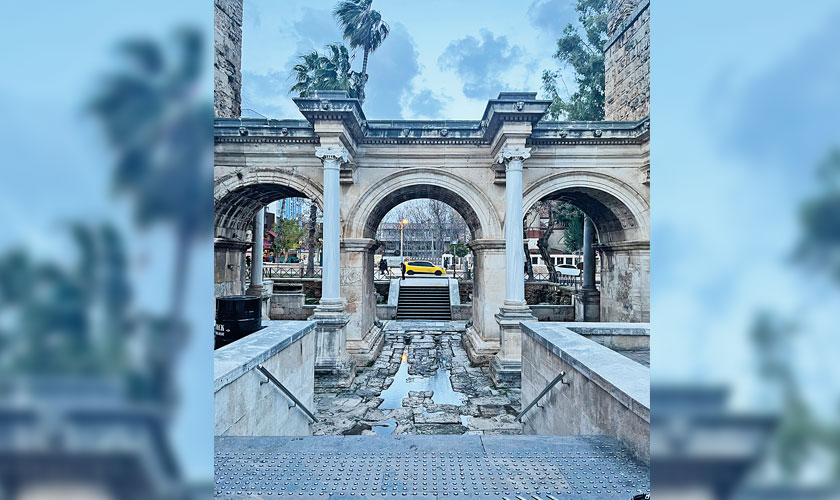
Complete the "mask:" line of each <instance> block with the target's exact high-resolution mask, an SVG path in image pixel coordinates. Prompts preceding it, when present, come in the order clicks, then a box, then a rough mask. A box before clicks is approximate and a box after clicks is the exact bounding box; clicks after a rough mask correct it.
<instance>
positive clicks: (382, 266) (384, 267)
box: [379, 255, 391, 278]
mask: <svg viewBox="0 0 840 500" xmlns="http://www.w3.org/2000/svg"><path fill="white" fill-rule="evenodd" d="M379 272H380V273H382V276H385V275H387V276H388V277H389V278H390V277H391V269H390V268H389V267H388V260H387V259H385V256H384V255H383V256H382V258H381V259H379Z"/></svg>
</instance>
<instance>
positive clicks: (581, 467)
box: [214, 435, 650, 500]
mask: <svg viewBox="0 0 840 500" xmlns="http://www.w3.org/2000/svg"><path fill="white" fill-rule="evenodd" d="M214 472H215V492H214V493H215V498H222V499H234V498H245V497H247V498H266V499H267V498H291V497H295V498H302V497H303V498H322V499H325V498H336V499H337V498H385V497H388V498H394V497H404V496H406V497H409V498H423V499H443V498H447V499H448V498H504V497H507V498H510V499H513V498H517V496H519V497H520V498H541V499H546V500H556V499H560V498H576V499H612V498H616V499H622V500H629V499H630V498H632V497H633V496H634V495H637V494H640V493H648V492H649V490H650V479H649V468H648V466H646V465H644V464H642V463H640V462H638V461H636V460H635V459H633V458H632V456H631V455H630V454H629V453H628V452H627V450H626V449H624V448H623V447H622V446H621V445H620V444H619V442H618V441H617V440H616V439H614V438H612V437H608V436H571V437H570V436H472V435H467V436H323V437H233V436H230V437H228V436H225V437H216V439H215V460H214Z"/></svg>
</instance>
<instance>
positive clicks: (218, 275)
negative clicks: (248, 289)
mask: <svg viewBox="0 0 840 500" xmlns="http://www.w3.org/2000/svg"><path fill="white" fill-rule="evenodd" d="M246 249H247V245H215V247H214V252H213V258H214V261H215V262H214V267H213V272H214V274H215V276H214V280H213V282H214V284H215V297H226V296H228V295H242V294H243V293H244V292H245V282H244V278H243V276H244V269H245V250H246Z"/></svg>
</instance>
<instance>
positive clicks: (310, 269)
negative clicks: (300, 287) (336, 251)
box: [306, 200, 318, 276]
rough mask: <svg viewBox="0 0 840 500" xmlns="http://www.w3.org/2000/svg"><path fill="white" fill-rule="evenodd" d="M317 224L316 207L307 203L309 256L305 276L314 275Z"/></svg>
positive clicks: (310, 202)
mask: <svg viewBox="0 0 840 500" xmlns="http://www.w3.org/2000/svg"><path fill="white" fill-rule="evenodd" d="M317 223H318V206H317V205H316V204H315V202H313V201H311V200H310V201H309V237H308V238H307V243H306V244H307V245H308V246H309V255H308V256H307V258H306V275H307V276H314V275H315V225H316V224H317Z"/></svg>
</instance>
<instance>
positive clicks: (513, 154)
mask: <svg viewBox="0 0 840 500" xmlns="http://www.w3.org/2000/svg"><path fill="white" fill-rule="evenodd" d="M530 156H531V150H530V149H528V148H523V147H509V148H504V149H502V150H501V152H500V153H499V156H498V157H497V158H496V160H497V161H498V162H499V163H504V165H505V305H504V307H502V308H501V309H500V310H499V314H497V315H496V321H497V322H498V323H499V334H500V341H501V342H500V349H499V352H498V353H497V354H496V356H495V357H494V358H493V361H492V362H491V363H490V375H491V376H492V377H493V380H494V382H496V385H500V386H514V387H518V386H519V385H520V377H521V371H522V329H521V327H520V326H519V325H520V323H521V322H522V321H535V320H536V318H535V317H534V316H533V315H532V314H531V309H530V308H529V307H528V305H527V304H526V303H525V253H524V250H523V245H522V241H523V234H522V217H523V214H522V168H523V164H524V162H525V160H527V159H528V158H529V157H530Z"/></svg>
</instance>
